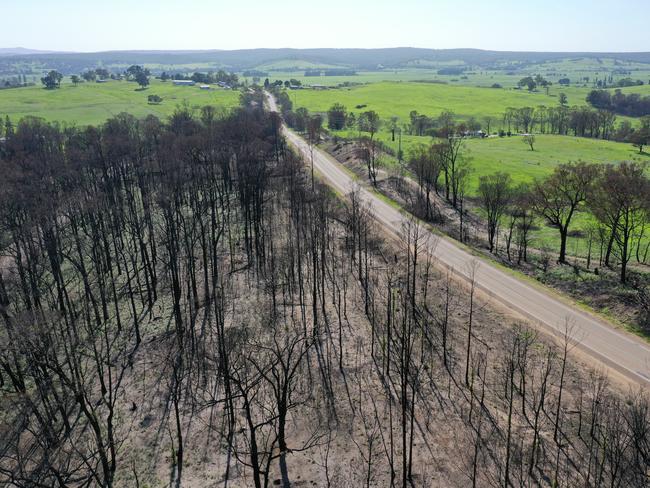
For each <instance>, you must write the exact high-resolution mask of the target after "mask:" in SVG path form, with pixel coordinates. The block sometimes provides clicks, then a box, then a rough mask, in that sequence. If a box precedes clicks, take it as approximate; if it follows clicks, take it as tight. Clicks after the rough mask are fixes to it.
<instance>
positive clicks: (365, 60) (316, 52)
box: [0, 47, 650, 73]
mask: <svg viewBox="0 0 650 488" xmlns="http://www.w3.org/2000/svg"><path fill="white" fill-rule="evenodd" d="M17 49H20V48H17ZM26 51H29V50H26ZM3 53H4V56H9V55H11V56H12V61H15V60H16V59H21V58H23V57H24V58H25V59H26V60H27V61H32V62H33V61H38V62H39V63H41V64H42V65H43V66H47V67H48V68H53V69H58V70H60V71H61V72H63V73H74V72H79V71H81V70H83V69H86V68H92V67H95V66H99V65H103V66H111V65H121V66H123V65H125V64H148V65H156V66H161V67H165V66H172V67H173V66H179V65H192V64H206V63H208V64H211V65H212V66H213V67H215V68H224V69H229V70H233V71H240V70H246V69H254V68H257V67H259V66H264V65H267V66H268V65H269V64H273V63H280V62H281V63H283V64H288V65H291V61H292V60H293V61H296V63H295V64H296V65H305V64H306V63H309V64H313V65H329V66H342V67H349V68H354V69H376V68H377V66H380V65H381V66H383V67H385V68H399V67H407V66H411V67H413V63H416V62H417V63H422V64H423V65H426V64H427V63H445V62H451V61H460V62H463V63H465V64H468V65H473V66H483V67H499V66H500V67H506V66H507V65H508V64H512V63H541V62H546V61H554V60H561V59H576V58H586V59H594V60H597V59H600V58H613V59H617V60H619V61H625V62H636V63H648V64H650V52H637V53H580V52H514V51H484V50H481V49H420V48H409V47H398V48H387V49H242V50H234V51H222V50H206V51H107V52H99V53H38V52H34V51H29V52H22V53H20V52H16V50H15V49H12V50H1V49H0V58H1V57H2V56H3ZM1 61H2V60H1V59H0V63H1ZM423 67H424V66H423Z"/></svg>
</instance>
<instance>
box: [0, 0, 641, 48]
mask: <svg viewBox="0 0 650 488" xmlns="http://www.w3.org/2000/svg"><path fill="white" fill-rule="evenodd" d="M648 1H649V0H618V1H617V2H611V1H610V0H607V1H605V0H544V1H537V2H526V1H522V0H518V1H515V0H491V1H490V0H393V1H384V0H300V1H298V0H230V1H223V0H212V1H209V0H102V1H100V0H58V1H52V0H18V1H14V0H0V47H5V48H8V47H18V46H20V47H26V48H30V49H43V50H55V51H84V52H92V51H107V50H134V49H161V50H172V49H247V48H258V47H268V48H277V47H292V48H317V47H334V48H342V47H357V48H376V47H404V46H409V47H422V48H434V49H446V48H479V49H491V50H508V51H616V52H623V51H650V34H649V32H648V24H647V21H648V9H649V6H648Z"/></svg>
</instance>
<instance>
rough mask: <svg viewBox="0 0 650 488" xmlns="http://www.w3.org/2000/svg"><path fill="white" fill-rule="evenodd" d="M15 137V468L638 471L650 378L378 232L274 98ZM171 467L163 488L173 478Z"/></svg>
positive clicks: (78, 480)
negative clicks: (543, 331)
mask: <svg viewBox="0 0 650 488" xmlns="http://www.w3.org/2000/svg"><path fill="white" fill-rule="evenodd" d="M242 102H243V103H244V105H245V106H246V108H244V109H240V110H236V111H234V112H233V113H232V114H230V115H228V116H226V117H225V118H217V117H216V116H215V113H214V110H213V109H211V108H209V107H208V108H204V109H202V110H201V111H200V112H193V111H191V110H189V109H187V108H180V109H178V110H177V111H176V113H174V114H173V115H172V116H171V117H170V118H169V119H168V120H164V121H163V120H160V119H158V118H156V117H153V116H150V117H147V118H145V119H142V120H137V119H135V118H133V117H131V116H129V115H125V114H122V115H119V116H116V117H113V118H111V119H110V120H108V121H107V122H106V123H105V124H103V125H102V126H100V127H88V128H84V129H79V128H62V127H59V126H58V125H56V124H50V123H46V122H44V121H43V120H40V119H33V118H27V119H24V120H22V121H19V122H18V123H17V124H16V126H15V127H14V126H11V127H10V129H9V131H8V132H7V133H6V141H4V142H3V143H2V145H0V149H1V150H0V171H1V173H2V175H3V178H4V182H5V184H3V186H2V187H0V246H1V252H0V255H2V260H1V261H0V407H1V411H2V412H3V415H2V416H1V417H0V483H2V484H7V485H9V486H16V487H25V488H26V487H33V486H79V485H80V486H103V487H112V486H129V487H131V486H145V485H148V486H156V485H160V484H163V483H169V484H172V485H175V486H177V487H180V486H190V485H197V486H204V485H205V483H206V480H217V479H218V480H226V481H228V484H229V486H237V487H249V486H255V487H257V488H261V487H266V486H269V485H270V484H271V483H273V484H274V485H282V486H285V487H286V486H290V485H291V482H292V479H295V480H297V479H298V478H300V479H301V480H305V481H307V482H311V483H312V484H314V485H317V486H346V484H347V485H352V486H372V485H380V486H401V487H403V488H406V487H407V486H411V487H412V486H433V485H442V486H468V485H472V486H527V485H537V484H548V485H555V486H558V485H562V486H567V485H568V486H576V485H581V486H603V485H608V486H644V485H646V484H647V472H648V460H649V459H650V450H649V447H648V446H650V442H649V441H648V435H649V434H648V429H647V425H648V422H649V421H650V418H649V417H648V416H649V414H648V412H649V409H648V402H647V399H646V398H645V396H644V395H642V394H640V393H637V394H630V395H628V396H626V397H623V396H620V395H618V394H617V393H615V392H614V391H613V389H611V388H610V387H609V386H608V381H607V379H606V378H605V376H604V375H602V374H599V373H595V372H593V373H586V372H585V368H583V367H577V366H576V365H575V364H574V363H573V362H572V360H571V357H570V351H571V350H572V349H573V348H574V347H575V339H574V338H572V337H571V328H570V326H569V327H567V334H566V336H565V337H564V338H562V339H561V340H559V343H558V345H557V346H556V345H553V344H549V343H548V342H545V341H541V340H540V339H539V338H538V337H537V336H536V334H535V333H534V332H533V331H531V330H528V329H526V328H524V327H521V326H516V327H510V325H511V324H510V323H506V321H505V319H503V318H501V317H499V316H497V315H495V314H492V313H488V312H487V311H486V310H485V307H484V306H482V304H481V306H479V300H478V297H477V296H475V294H474V287H469V288H470V289H469V290H468V291H465V288H464V287H459V286H457V284H456V283H455V281H454V280H453V279H452V278H451V276H450V275H449V274H448V273H444V272H439V271H438V270H437V269H436V267H435V260H434V258H433V257H432V254H431V253H429V252H428V250H429V249H430V248H431V246H435V242H431V241H430V239H431V237H427V234H426V233H425V232H424V231H423V229H422V228H421V227H420V226H419V225H418V224H417V223H416V222H414V221H412V222H410V223H409V224H408V225H405V227H404V229H403V232H402V234H403V235H402V237H403V239H402V240H401V242H400V243H399V244H397V243H396V244H391V243H387V242H384V241H383V240H382V239H381V236H380V235H379V234H378V233H377V232H376V231H374V230H373V229H376V225H374V224H373V220H372V209H371V208H369V207H368V205H367V204H365V203H364V202H363V199H362V198H361V196H360V194H359V192H358V191H357V190H355V189H352V190H351V192H350V194H349V195H347V196H346V197H345V198H344V199H343V201H340V200H337V199H335V198H334V197H333V196H332V195H331V194H330V193H329V192H328V191H327V189H326V188H323V187H321V186H320V185H318V183H317V182H315V181H314V180H312V179H311V178H310V177H309V175H308V173H307V172H306V171H304V169H303V162H302V161H300V160H298V159H297V158H296V157H295V156H294V155H293V154H292V153H291V152H290V151H289V150H288V149H287V147H286V145H285V143H284V140H283V138H282V136H281V133H280V120H279V118H278V117H277V116H275V115H268V114H265V113H264V112H262V111H261V110H260V108H261V106H262V103H263V99H262V96H261V94H260V93H259V92H248V93H247V94H246V95H245V96H243V97H242ZM161 478H162V479H161Z"/></svg>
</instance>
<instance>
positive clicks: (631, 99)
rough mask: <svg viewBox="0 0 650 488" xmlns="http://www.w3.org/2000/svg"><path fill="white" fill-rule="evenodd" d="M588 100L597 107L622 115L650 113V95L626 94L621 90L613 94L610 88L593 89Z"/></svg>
mask: <svg viewBox="0 0 650 488" xmlns="http://www.w3.org/2000/svg"><path fill="white" fill-rule="evenodd" d="M587 102H588V103H590V104H591V105H592V106H593V107H595V108H597V109H602V110H610V111H612V112H615V113H617V114H620V115H627V116H630V117H643V116H645V115H650V96H645V97H643V96H641V95H640V94H638V93H628V94H627V95H626V94H624V93H623V92H621V90H615V91H614V93H613V94H612V93H611V92H609V91H608V90H592V91H591V92H589V95H587Z"/></svg>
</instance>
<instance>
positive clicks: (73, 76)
mask: <svg viewBox="0 0 650 488" xmlns="http://www.w3.org/2000/svg"><path fill="white" fill-rule="evenodd" d="M70 81H72V84H73V85H74V86H77V85H78V84H79V82H80V81H81V78H79V76H77V75H72V76H71V77H70Z"/></svg>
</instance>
